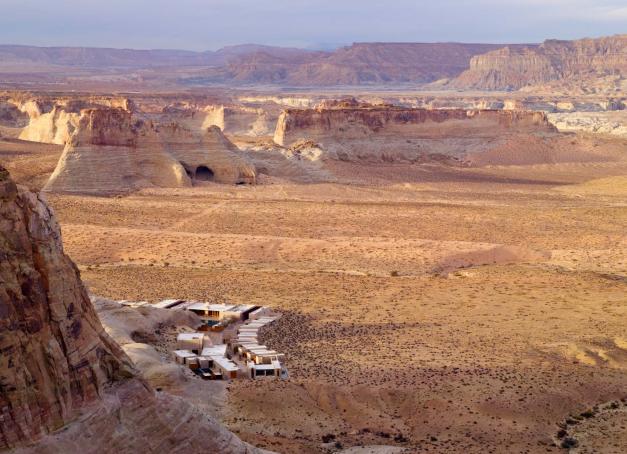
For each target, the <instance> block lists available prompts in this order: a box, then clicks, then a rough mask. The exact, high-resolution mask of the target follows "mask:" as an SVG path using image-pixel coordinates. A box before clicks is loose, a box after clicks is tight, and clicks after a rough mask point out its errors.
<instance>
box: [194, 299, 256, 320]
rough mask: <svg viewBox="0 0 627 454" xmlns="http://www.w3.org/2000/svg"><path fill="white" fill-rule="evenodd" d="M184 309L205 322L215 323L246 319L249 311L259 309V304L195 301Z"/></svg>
mask: <svg viewBox="0 0 627 454" xmlns="http://www.w3.org/2000/svg"><path fill="white" fill-rule="evenodd" d="M186 309H187V310H188V311H191V312H193V313H194V314H196V315H198V317H200V318H201V319H202V320H203V321H204V322H205V323H208V324H215V323H219V322H222V321H225V320H232V321H246V320H248V318H249V315H250V313H251V312H254V311H255V310H257V309H259V306H253V305H249V304H210V303H202V302H196V303H193V304H190V305H189V306H187V307H186Z"/></svg>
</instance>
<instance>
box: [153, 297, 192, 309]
mask: <svg viewBox="0 0 627 454" xmlns="http://www.w3.org/2000/svg"><path fill="white" fill-rule="evenodd" d="M184 302H185V300H179V299H174V298H170V299H165V300H162V301H159V302H158V303H155V304H153V307H158V308H159V309H171V308H173V307H176V306H178V305H180V304H182V303H184Z"/></svg>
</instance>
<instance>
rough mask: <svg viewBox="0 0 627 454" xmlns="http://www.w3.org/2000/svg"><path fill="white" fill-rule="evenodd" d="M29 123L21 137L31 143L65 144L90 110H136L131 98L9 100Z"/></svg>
mask: <svg viewBox="0 0 627 454" xmlns="http://www.w3.org/2000/svg"><path fill="white" fill-rule="evenodd" d="M7 103H8V104H10V105H13V106H15V108H17V109H18V110H19V111H20V112H22V114H24V115H26V116H27V118H28V121H27V122H25V124H22V125H21V127H22V129H21V131H20V132H19V135H18V138H19V139H21V140H28V141H31V142H41V143H52V144H57V145H65V143H67V141H68V140H69V139H70V137H71V136H72V134H73V132H74V130H75V129H76V128H77V126H78V121H79V119H80V113H81V111H82V110H84V109H87V108H102V107H112V108H121V109H124V110H127V111H131V110H132V109H133V104H132V102H131V101H130V100H129V99H128V98H123V97H120V98H118V97H53V96H41V97H39V96H38V97H33V98H28V97H27V98H23V99H22V98H10V99H8V101H7Z"/></svg>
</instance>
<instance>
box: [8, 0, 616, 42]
mask: <svg viewBox="0 0 627 454" xmlns="http://www.w3.org/2000/svg"><path fill="white" fill-rule="evenodd" d="M2 3H3V6H2V8H3V14H2V16H1V17H0V43H2V44H11V45H25V46H29V45H30V46H46V47H100V48H118V49H119V48H125V49H164V50H190V51H207V50H217V49H220V48H222V47H225V46H233V45H241V44H248V43H254V44H261V45H269V46H282V47H298V48H309V49H333V48H337V47H341V46H346V45H350V44H352V43H354V42H425V43H427V42H464V43H495V44H508V43H539V42H542V41H544V40H545V39H577V38H585V37H598V36H607V35H615V34H620V33H625V32H627V6H625V5H624V1H623V0H598V1H590V0H544V1H542V0H503V1H498V0H477V1H475V2H472V4H468V2H464V1H463V0H442V1H440V2H439V3H438V4H437V5H434V4H432V3H431V2H425V1H410V0H397V1H394V2H387V3H386V4H383V3H382V2H378V1H377V2H373V1H361V2H358V1H356V0H345V1H343V2H339V1H330V0H319V1H312V0H294V1H287V0H273V1H272V2H269V1H255V2H253V1H250V0H230V1H227V0H205V1H203V0H180V1H178V2H177V4H176V6H172V5H171V2H167V1H165V0H135V1H132V2H129V1H123V0H110V1H108V2H106V3H102V4H87V2H83V1H79V0H60V1H57V2H54V4H51V2H46V1H43V0H3V2H2Z"/></svg>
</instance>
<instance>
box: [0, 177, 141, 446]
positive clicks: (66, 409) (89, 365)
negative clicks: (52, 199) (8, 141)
mask: <svg viewBox="0 0 627 454" xmlns="http://www.w3.org/2000/svg"><path fill="white" fill-rule="evenodd" d="M0 245H1V247H0V251H1V252H0V256H1V260H0V282H1V283H2V285H0V315H1V316H2V317H1V318H0V351H2V355H1V356H0V408H1V409H2V410H1V415H2V417H1V418H0V428H1V430H0V449H2V448H7V447H11V446H14V445H16V444H20V443H24V442H31V441H34V440H36V439H37V438H39V437H40V436H42V435H43V434H45V433H48V432H51V431H54V430H56V429H58V428H60V427H62V426H63V425H65V424H67V423H68V422H69V421H71V420H72V419H74V418H76V417H77V415H78V411H79V410H80V408H81V407H82V406H84V405H87V404H89V403H90V402H92V401H95V400H98V399H99V398H100V395H101V394H102V392H103V389H104V387H105V386H106V385H108V384H111V383H112V382H114V381H116V380H119V379H121V378H124V377H129V376H130V375H131V374H132V366H131V363H130V360H129V359H128V358H127V357H126V355H125V354H124V353H123V352H122V350H121V349H120V348H119V346H118V345H117V344H115V343H114V342H113V341H112V340H111V339H110V338H109V336H108V335H107V334H106V333H105V332H104V330H103V328H102V325H101V324H100V321H99V320H98V316H97V315H96V313H95V311H94V309H93V306H92V305H91V303H90V301H89V299H88V297H87V292H86V291H85V288H84V287H83V285H82V284H81V282H80V280H79V274H78V270H77V269H76V267H75V266H74V264H73V263H72V262H71V261H70V259H69V258H68V257H67V256H66V255H65V254H64V253H63V247H62V245H61V234H60V231H59V226H58V225H57V223H56V222H55V220H54V217H53V216H52V213H51V211H50V209H49V208H48V207H47V205H46V204H45V203H44V202H43V201H42V199H41V198H40V197H39V196H38V195H36V194H33V193H30V192H28V191H26V190H24V189H23V188H21V187H18V186H16V185H15V184H14V183H13V182H12V181H11V180H10V179H9V177H8V173H7V172H6V171H5V170H4V169H1V168H0Z"/></svg>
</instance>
